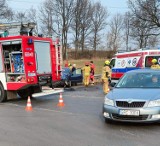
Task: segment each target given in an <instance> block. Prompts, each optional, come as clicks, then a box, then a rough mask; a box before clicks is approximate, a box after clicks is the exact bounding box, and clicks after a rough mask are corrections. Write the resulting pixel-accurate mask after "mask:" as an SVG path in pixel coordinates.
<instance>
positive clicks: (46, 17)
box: [39, 0, 56, 36]
mask: <svg viewBox="0 0 160 146" xmlns="http://www.w3.org/2000/svg"><path fill="white" fill-rule="evenodd" d="M39 11H40V17H39V19H40V22H41V31H42V33H43V34H45V35H46V36H53V34H54V33H55V32H56V31H55V27H54V19H55V15H54V12H55V11H54V1H53V0H45V1H44V3H43V4H42V6H41V7H40V9H39Z"/></svg>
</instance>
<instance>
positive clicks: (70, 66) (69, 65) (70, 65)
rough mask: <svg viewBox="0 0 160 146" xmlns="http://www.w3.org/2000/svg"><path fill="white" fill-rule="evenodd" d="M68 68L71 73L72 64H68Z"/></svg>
mask: <svg viewBox="0 0 160 146" xmlns="http://www.w3.org/2000/svg"><path fill="white" fill-rule="evenodd" d="M68 67H69V69H70V70H71V71H72V64H71V63H69V64H68Z"/></svg>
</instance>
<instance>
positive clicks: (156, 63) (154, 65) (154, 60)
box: [151, 59, 160, 69]
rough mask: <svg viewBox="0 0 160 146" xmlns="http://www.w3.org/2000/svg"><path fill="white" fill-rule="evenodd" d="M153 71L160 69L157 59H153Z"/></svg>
mask: <svg viewBox="0 0 160 146" xmlns="http://www.w3.org/2000/svg"><path fill="white" fill-rule="evenodd" d="M151 69H160V66H159V64H158V62H157V59H152V65H151Z"/></svg>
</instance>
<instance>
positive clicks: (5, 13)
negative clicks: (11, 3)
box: [0, 0, 13, 22]
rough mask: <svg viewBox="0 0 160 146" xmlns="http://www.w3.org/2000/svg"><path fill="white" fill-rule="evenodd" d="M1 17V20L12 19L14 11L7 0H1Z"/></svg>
mask: <svg viewBox="0 0 160 146" xmlns="http://www.w3.org/2000/svg"><path fill="white" fill-rule="evenodd" d="M0 18H1V22H4V21H8V20H12V18H13V11H12V9H11V8H9V7H8V5H7V3H6V0H0Z"/></svg>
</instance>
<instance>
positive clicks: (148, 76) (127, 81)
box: [116, 72, 160, 88]
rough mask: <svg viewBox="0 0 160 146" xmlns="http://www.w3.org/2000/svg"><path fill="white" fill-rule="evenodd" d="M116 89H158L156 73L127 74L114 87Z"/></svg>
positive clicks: (159, 76)
mask: <svg viewBox="0 0 160 146" xmlns="http://www.w3.org/2000/svg"><path fill="white" fill-rule="evenodd" d="M116 87H117V88H160V74H158V73H139V72H133V73H127V74H125V75H124V76H123V77H122V78H121V79H120V81H119V82H118V83H117V85H116Z"/></svg>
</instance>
